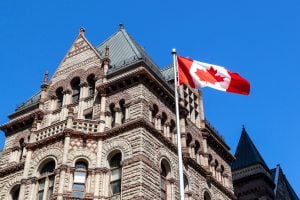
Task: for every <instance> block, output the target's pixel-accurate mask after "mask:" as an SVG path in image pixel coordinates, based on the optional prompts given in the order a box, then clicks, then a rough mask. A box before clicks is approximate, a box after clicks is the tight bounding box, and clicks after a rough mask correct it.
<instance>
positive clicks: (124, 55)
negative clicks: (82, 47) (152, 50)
mask: <svg viewBox="0 0 300 200" xmlns="http://www.w3.org/2000/svg"><path fill="white" fill-rule="evenodd" d="M106 46H108V47H109V58H110V60H111V62H110V65H111V68H110V69H109V71H108V73H112V72H115V71H117V70H119V69H121V68H124V67H126V66H128V65H130V64H133V63H136V62H139V61H141V60H143V61H145V62H146V63H147V64H148V66H149V67H150V68H151V69H152V70H153V71H154V72H156V73H157V74H158V75H159V76H160V77H162V75H161V73H160V71H159V67H158V66H157V65H156V64H155V62H154V61H153V60H152V59H151V58H150V56H149V55H148V54H147V53H146V51H145V50H144V49H143V47H141V46H140V45H139V44H138V43H137V42H136V41H135V40H134V39H133V38H132V37H131V36H130V35H129V34H128V33H127V32H126V30H125V29H124V28H123V27H121V28H120V29H119V30H118V31H117V32H116V33H115V34H113V35H112V36H111V37H110V38H108V39H107V40H106V41H104V42H103V43H102V44H100V45H99V46H97V47H96V49H97V51H98V52H99V54H100V56H102V57H103V56H104V54H105V48H106Z"/></svg>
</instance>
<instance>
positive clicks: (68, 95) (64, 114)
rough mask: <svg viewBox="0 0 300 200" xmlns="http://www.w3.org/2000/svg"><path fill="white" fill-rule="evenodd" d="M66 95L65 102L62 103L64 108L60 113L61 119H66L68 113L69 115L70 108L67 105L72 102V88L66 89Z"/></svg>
mask: <svg viewBox="0 0 300 200" xmlns="http://www.w3.org/2000/svg"><path fill="white" fill-rule="evenodd" d="M63 94H64V97H63V104H62V109H61V113H60V120H61V121H62V120H65V119H66V117H67V115H68V108H67V106H68V105H69V104H70V103H71V90H65V91H64V92H63Z"/></svg>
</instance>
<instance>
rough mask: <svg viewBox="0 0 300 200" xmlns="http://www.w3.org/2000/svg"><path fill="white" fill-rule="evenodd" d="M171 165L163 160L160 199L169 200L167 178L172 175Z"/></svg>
mask: <svg viewBox="0 0 300 200" xmlns="http://www.w3.org/2000/svg"><path fill="white" fill-rule="evenodd" d="M170 169H171V168H170V165H169V163H168V161H166V160H165V159H163V160H162V161H161V166H160V199H162V200H166V199H167V177H168V176H169V174H170Z"/></svg>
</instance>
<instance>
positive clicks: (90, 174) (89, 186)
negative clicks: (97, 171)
mask: <svg viewBox="0 0 300 200" xmlns="http://www.w3.org/2000/svg"><path fill="white" fill-rule="evenodd" d="M91 178H92V171H91V170H88V171H87V178H86V189H85V193H86V194H85V195H86V196H91V194H90V192H91Z"/></svg>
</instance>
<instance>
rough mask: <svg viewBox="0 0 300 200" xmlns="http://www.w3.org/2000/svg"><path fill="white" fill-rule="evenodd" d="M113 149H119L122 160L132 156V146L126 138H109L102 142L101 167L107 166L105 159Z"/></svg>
mask: <svg viewBox="0 0 300 200" xmlns="http://www.w3.org/2000/svg"><path fill="white" fill-rule="evenodd" d="M114 150H119V151H121V153H122V160H126V159H128V158H131V156H132V147H131V145H130V143H129V142H128V141H127V140H125V139H120V138H114V139H109V140H107V141H105V142H103V150H102V160H101V166H102V167H109V166H108V163H107V160H106V159H107V157H108V155H109V154H110V153H111V152H113V151H114Z"/></svg>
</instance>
